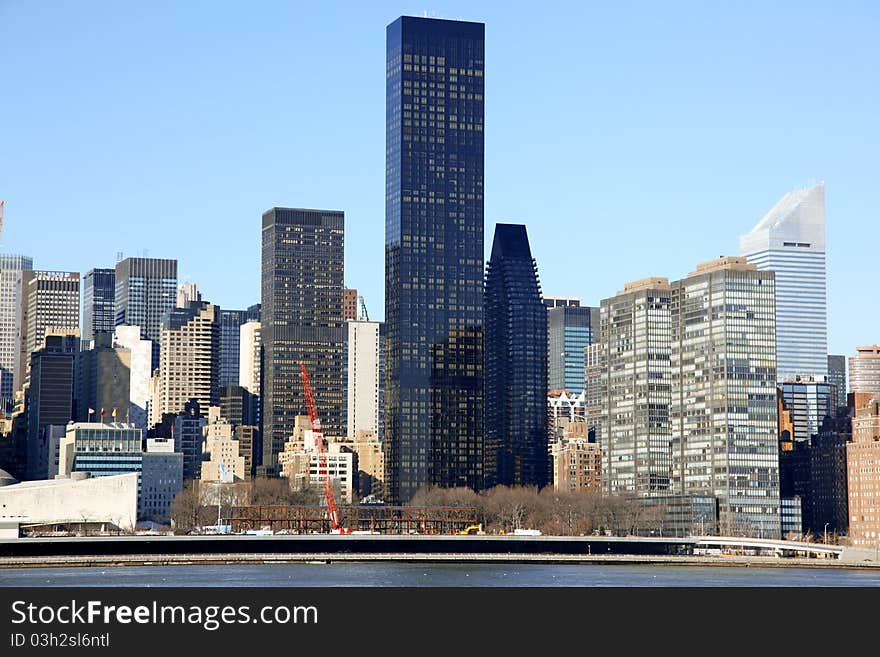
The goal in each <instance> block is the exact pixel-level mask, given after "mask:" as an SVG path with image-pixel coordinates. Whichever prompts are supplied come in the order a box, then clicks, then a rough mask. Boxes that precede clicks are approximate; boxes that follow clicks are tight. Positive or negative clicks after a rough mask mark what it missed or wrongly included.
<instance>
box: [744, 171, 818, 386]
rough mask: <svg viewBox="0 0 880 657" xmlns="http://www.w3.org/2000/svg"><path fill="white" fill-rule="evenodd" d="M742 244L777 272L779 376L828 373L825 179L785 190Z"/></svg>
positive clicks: (756, 259) (750, 254)
mask: <svg viewBox="0 0 880 657" xmlns="http://www.w3.org/2000/svg"><path fill="white" fill-rule="evenodd" d="M739 244H740V254H741V255H743V256H745V257H746V259H747V260H748V261H749V262H750V263H752V264H754V265H756V266H757V267H758V269H760V270H764V271H767V270H770V271H774V272H776V350H777V370H778V374H777V376H779V381H784V380H786V379H788V378H790V377H793V376H795V375H797V374H811V375H814V376H824V375H826V374H827V373H828V360H827V356H828V317H827V310H826V291H825V287H826V284H825V184H824V183H819V184H818V185H816V186H814V187H808V188H805V189H799V190H796V191H793V192H789V193H788V194H786V195H785V196H783V197H782V199H781V200H780V201H779V202H778V203H777V204H776V205H775V206H773V209H772V210H770V212H768V213H767V214H766V215H764V218H763V219H761V221H759V222H758V223H757V225H756V226H755V227H754V228H752V230H751V231H750V232H749V233H748V234H746V235H743V236H742V237H741V238H740V241H739Z"/></svg>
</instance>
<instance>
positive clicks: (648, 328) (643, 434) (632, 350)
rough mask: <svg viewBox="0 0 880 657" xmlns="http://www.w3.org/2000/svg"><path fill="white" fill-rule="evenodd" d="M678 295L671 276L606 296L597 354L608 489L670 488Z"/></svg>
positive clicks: (646, 491)
mask: <svg viewBox="0 0 880 657" xmlns="http://www.w3.org/2000/svg"><path fill="white" fill-rule="evenodd" d="M671 296H672V288H671V287H670V285H669V282H668V281H667V280H666V279H655V280H651V281H650V282H648V283H644V284H640V283H634V284H630V285H627V286H626V288H625V289H624V291H623V292H621V293H619V294H618V295H617V296H615V297H612V298H610V299H604V300H603V301H602V303H601V309H600V318H601V319H600V334H601V339H600V343H601V347H600V348H601V349H602V350H603V351H604V353H602V354H595V353H594V354H591V360H596V361H597V362H598V363H601V364H602V370H603V376H602V378H601V384H600V387H601V388H602V389H605V390H607V394H605V395H604V397H603V403H602V404H600V408H601V411H600V417H601V418H602V419H601V421H600V425H601V427H602V429H601V431H600V432H599V437H600V442H601V445H602V459H603V467H602V470H603V472H604V473H606V474H605V477H604V490H605V492H606V493H610V494H620V493H630V494H636V495H639V496H657V495H666V494H667V493H668V491H669V472H670V469H671V463H670V458H671V454H670V448H669V446H670V442H671V439H672V427H671V423H670V418H669V405H670V402H671V390H672V388H671V385H672V371H671V367H670V353H671V349H672V343H671V322H672V317H671V312H670V303H671ZM595 378H596V377H594V376H592V377H590V381H591V382H593V383H594V382H595ZM591 387H592V386H591Z"/></svg>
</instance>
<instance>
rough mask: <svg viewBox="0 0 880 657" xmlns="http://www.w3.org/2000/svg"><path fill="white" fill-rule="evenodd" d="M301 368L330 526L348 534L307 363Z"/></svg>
mask: <svg viewBox="0 0 880 657" xmlns="http://www.w3.org/2000/svg"><path fill="white" fill-rule="evenodd" d="M299 366H300V370H301V373H300V378H302V384H303V391H304V392H305V396H306V407H307V408H308V409H309V420H310V421H311V423H312V434H313V436H314V439H315V449H317V450H318V476H319V477H320V476H322V475H323V484H324V497H325V498H327V515H329V516H330V524H331V525H332V527H333V531H334V532H338V533H340V534H348V533H349V529H348V528H346V527H340V526H339V509H338V508H337V507H336V496H335V495H334V494H333V479H332V478H331V477H330V468H329V467H328V465H327V448H326V447H325V446H324V434H323V433H321V420H320V418H318V405H317V404H315V395H314V393H312V384H311V382H310V381H309V373H308V372H307V371H306V364H305V362H300V364H299Z"/></svg>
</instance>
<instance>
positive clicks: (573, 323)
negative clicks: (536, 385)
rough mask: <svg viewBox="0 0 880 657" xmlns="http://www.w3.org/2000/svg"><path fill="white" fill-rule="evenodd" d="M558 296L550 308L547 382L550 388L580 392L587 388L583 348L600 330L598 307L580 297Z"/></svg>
mask: <svg viewBox="0 0 880 657" xmlns="http://www.w3.org/2000/svg"><path fill="white" fill-rule="evenodd" d="M555 299H556V305H553V306H550V307H548V309H547V363H548V382H547V383H548V385H549V389H550V390H568V391H569V392H571V393H573V394H576V395H577V394H580V392H581V391H582V390H583V388H584V349H586V348H587V347H589V346H590V345H591V344H593V340H594V339H595V338H596V337H597V336H598V334H599V309H598V308H591V307H589V306H581V305H580V301H579V300H577V299H574V300H572V299H565V300H562V299H560V298H555ZM561 300H562V301H564V302H563V303H559V301H561ZM546 301H547V300H546V299H545V305H548V304H547V303H546Z"/></svg>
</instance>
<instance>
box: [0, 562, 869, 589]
mask: <svg viewBox="0 0 880 657" xmlns="http://www.w3.org/2000/svg"><path fill="white" fill-rule="evenodd" d="M0 586H225V587H230V586H307V587H308V586H317V587H321V586H880V570H870V569H846V570H844V569H823V568H761V567H755V566H749V567H733V566H727V567H724V566H722V567H717V568H713V567H697V566H666V565H648V566H645V565H620V564H609V565H606V564H571V565H567V564H563V565H558V564H408V563H380V564H375V563H357V564H342V563H332V564H315V565H312V564H277V565H206V566H189V565H187V566H122V567H113V568H104V567H95V568H22V569H19V570H0Z"/></svg>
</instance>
